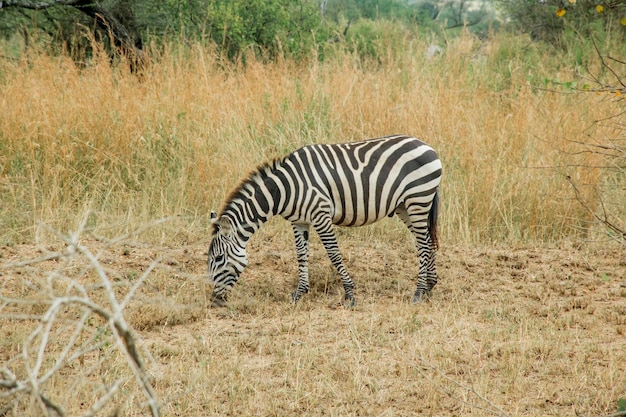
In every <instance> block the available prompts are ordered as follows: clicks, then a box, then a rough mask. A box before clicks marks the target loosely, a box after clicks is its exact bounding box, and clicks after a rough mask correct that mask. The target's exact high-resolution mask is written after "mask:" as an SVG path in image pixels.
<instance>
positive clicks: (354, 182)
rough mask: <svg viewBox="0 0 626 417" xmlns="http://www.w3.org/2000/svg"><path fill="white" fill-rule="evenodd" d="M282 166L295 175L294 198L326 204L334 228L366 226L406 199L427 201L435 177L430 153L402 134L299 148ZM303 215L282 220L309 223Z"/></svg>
mask: <svg viewBox="0 0 626 417" xmlns="http://www.w3.org/2000/svg"><path fill="white" fill-rule="evenodd" d="M283 163H284V164H286V165H287V166H289V167H290V169H291V170H293V172H296V173H298V174H297V177H298V180H294V181H295V182H296V183H295V184H294V187H299V188H300V189H299V190H298V192H297V194H298V197H299V198H301V199H302V198H308V199H310V200H311V203H312V204H313V203H314V201H313V200H314V199H315V198H317V199H318V202H317V203H318V204H328V205H329V210H330V211H331V214H332V220H333V223H334V224H336V225H340V226H361V225H366V224H371V223H373V222H376V221H378V220H380V219H382V218H384V217H385V216H388V215H390V214H392V213H393V212H394V210H395V209H396V208H397V207H398V206H399V205H400V204H402V203H403V202H405V201H407V200H408V201H413V200H415V201H416V202H418V203H419V201H421V200H423V201H424V202H425V203H429V202H430V201H432V195H433V194H434V193H435V190H436V188H437V186H438V185H439V181H440V177H441V162H440V161H439V158H438V156H437V154H436V153H435V151H434V150H433V149H432V148H431V147H430V146H428V145H426V144H425V143H424V142H422V141H420V140H418V139H416V138H413V137H408V136H386V137H383V138H376V139H369V140H365V141H361V142H350V143H343V144H317V145H310V146H305V147H303V148H300V149H298V150H296V151H294V152H293V153H292V154H290V155H288V156H287V157H286V158H285V159H284V160H283ZM297 181H300V182H299V183H298V182H297ZM294 197H296V196H295V195H294ZM303 214H304V215H303ZM307 214H309V213H292V212H290V213H287V215H286V216H285V218H287V219H288V220H291V221H297V220H298V219H297V217H298V216H301V217H304V218H303V219H302V220H303V221H309V219H307V218H306V215H307Z"/></svg>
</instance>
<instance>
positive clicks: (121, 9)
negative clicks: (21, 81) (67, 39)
mask: <svg viewBox="0 0 626 417" xmlns="http://www.w3.org/2000/svg"><path fill="white" fill-rule="evenodd" d="M11 8H15V9H19V11H18V12H19V13H21V14H22V15H23V16H25V17H31V18H35V15H33V14H28V13H25V12H24V10H30V11H40V10H45V11H46V13H45V14H44V19H45V20H48V21H49V23H50V24H49V25H44V29H45V30H48V31H49V34H50V35H51V36H52V37H53V38H55V37H57V36H58V35H59V29H61V28H60V27H59V26H60V25H59V20H61V16H62V15H63V13H64V12H66V10H62V9H68V8H69V9H72V10H73V11H74V12H75V13H74V14H73V15H70V16H69V20H70V22H71V28H70V29H69V31H70V33H72V32H73V31H74V30H75V29H76V28H77V27H78V26H80V25H83V27H92V26H93V25H92V24H91V23H92V22H93V23H95V34H97V35H98V37H99V39H100V40H110V41H111V42H112V45H113V50H114V51H115V52H116V53H117V54H121V55H123V56H125V57H126V58H128V59H129V61H130V63H131V68H132V69H138V68H140V67H142V66H143V65H144V63H145V57H144V52H143V40H142V37H141V34H140V32H139V29H138V26H137V21H136V19H135V14H134V10H133V7H132V5H131V3H130V2H126V1H123V0H116V1H112V2H109V3H107V4H105V3H104V2H99V1H93V0H50V1H31V0H5V1H1V2H0V11H1V10H2V9H11ZM48 11H49V12H48ZM78 15H82V17H83V19H82V20H81V19H80V18H79V16H78ZM66 16H67V15H66ZM85 18H86V20H85ZM55 26H56V28H55ZM55 29H56V30H55ZM24 33H25V36H28V32H27V30H26V29H25V31H24ZM60 35H61V37H62V36H64V35H65V36H67V34H65V33H64V31H62V30H61V31H60Z"/></svg>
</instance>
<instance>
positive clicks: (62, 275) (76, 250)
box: [0, 213, 160, 416]
mask: <svg viewBox="0 0 626 417" xmlns="http://www.w3.org/2000/svg"><path fill="white" fill-rule="evenodd" d="M88 216H89V213H86V214H85V216H84V218H83V221H82V223H81V224H80V226H79V228H78V230H77V231H76V232H74V233H72V234H71V235H69V236H66V235H63V234H61V233H59V232H58V231H56V230H53V229H51V228H49V227H48V226H46V225H41V227H43V228H44V229H46V230H47V231H48V232H50V233H52V234H53V235H54V236H56V237H57V238H58V239H60V240H61V241H62V242H64V244H65V245H66V247H65V250H64V251H62V252H54V253H50V254H47V255H45V256H42V257H39V258H37V259H33V260H31V261H25V262H18V263H14V264H5V265H3V266H2V269H3V270H4V271H5V272H4V275H5V276H4V277H3V278H4V279H3V281H2V284H1V286H0V290H2V292H0V316H3V319H9V320H11V321H14V322H16V321H17V322H20V323H22V324H23V325H24V327H33V326H34V329H33V330H32V331H31V332H30V334H29V335H28V337H27V338H26V340H25V341H24V342H23V343H22V344H21V352H19V353H17V354H15V355H14V356H13V357H11V358H10V359H9V360H8V361H7V362H6V363H5V364H4V365H3V366H2V368H0V415H6V414H7V413H8V412H9V411H10V410H23V408H22V407H26V408H27V407H33V406H34V407H36V409H38V413H41V414H43V415H47V416H65V415H66V412H65V410H64V407H63V404H62V403H61V401H60V399H58V398H55V393H54V387H53V386H52V385H53V384H52V383H51V381H52V379H53V377H55V376H57V377H58V376H59V375H61V374H63V376H62V379H65V378H66V377H67V374H68V373H69V374H70V375H75V377H74V379H73V380H72V381H70V382H71V384H70V385H69V387H70V391H68V392H65V393H64V394H65V395H64V396H63V397H65V399H66V400H68V397H72V391H71V389H72V388H78V387H80V386H81V385H82V384H85V380H86V379H92V380H93V379H98V378H102V379H106V378H105V377H104V375H102V373H103V371H104V370H106V369H111V368H112V365H113V363H114V362H115V360H116V359H119V358H120V357H121V358H123V359H124V362H125V363H126V365H127V370H130V375H128V371H126V372H118V374H117V375H115V376H114V378H113V380H109V381H103V382H97V383H96V384H95V386H96V387H95V388H94V389H93V392H92V395H91V397H92V398H93V399H94V400H93V403H91V404H88V409H87V411H86V412H84V414H83V416H94V415H96V414H97V413H99V412H100V411H102V410H104V409H105V408H106V407H108V408H113V409H114V411H113V414H117V412H118V411H117V408H116V407H117V406H116V405H114V404H112V403H113V399H114V397H115V395H116V394H117V393H118V392H119V390H120V387H121V386H122V384H126V383H128V382H129V380H132V379H133V377H134V379H135V381H136V384H137V386H138V387H139V389H140V390H141V392H142V393H143V396H144V397H145V401H146V407H147V408H148V409H149V411H150V413H151V415H152V416H159V415H160V410H159V400H158V398H157V395H156V393H155V391H154V389H153V387H152V384H151V381H150V377H149V375H148V373H147V371H146V368H145V366H144V364H143V361H142V355H141V354H140V352H139V348H138V343H137V339H136V335H135V333H134V331H133V330H132V328H131V327H130V326H129V325H128V324H127V322H126V320H125V319H124V315H123V309H124V307H125V306H126V305H127V304H128V302H129V301H130V299H131V298H132V297H133V296H134V294H135V293H136V290H137V289H138V288H139V286H141V285H142V283H143V282H144V281H145V280H146V278H147V277H148V275H149V274H150V273H151V272H152V271H153V270H154V268H155V267H156V266H157V265H158V263H159V260H155V261H154V262H153V263H152V264H151V265H150V267H149V268H147V269H146V271H144V273H143V274H142V275H141V276H140V277H139V278H138V279H137V280H136V282H135V283H134V284H133V285H132V287H131V288H130V289H129V290H128V291H127V293H126V296H125V297H124V299H123V300H122V301H121V302H120V301H118V299H117V295H116V291H115V290H114V285H113V284H112V282H111V279H110V278H109V277H108V276H107V273H106V272H105V270H104V268H103V267H102V265H101V264H100V262H99V261H98V256H96V255H94V254H93V253H92V252H91V251H90V250H89V249H88V248H87V247H86V246H83V245H81V244H80V243H79V238H80V236H81V234H82V233H83V231H84V228H85V225H86V223H87V218H88ZM52 259H54V260H57V261H58V262H59V263H60V266H59V267H58V268H57V269H55V270H53V271H51V272H48V273H47V274H45V275H46V277H45V279H42V280H40V282H38V280H36V279H33V278H29V277H28V276H27V275H29V274H22V273H21V272H20V271H19V268H24V267H29V268H32V269H31V270H32V271H35V270H36V267H37V266H38V265H40V264H41V263H42V262H45V261H50V260H52ZM77 259H80V260H82V261H83V262H82V263H83V264H85V262H84V261H86V265H83V266H82V268H83V269H82V271H81V272H80V273H79V275H78V278H81V280H79V279H77V277H70V276H69V275H70V274H68V270H69V269H70V268H69V266H71V267H72V268H74V269H75V268H76V267H77V265H78V264H79V263H78V262H76V260H77ZM16 270H18V271H17V272H16V273H15V274H14V275H13V274H12V273H11V274H10V275H9V274H7V272H6V271H9V272H14V271H16ZM89 279H92V280H94V283H95V284H96V285H90V286H88V285H84V284H83V283H81V282H80V281H82V280H85V281H89ZM15 283H17V284H18V285H16V287H19V288H20V292H24V289H26V290H27V291H28V295H27V296H26V297H24V296H22V294H20V293H19V292H18V295H15V296H10V295H7V294H10V292H11V291H10V289H11V288H9V287H10V286H11V285H12V284H15ZM94 288H98V291H94ZM60 293H62V294H60ZM42 308H45V312H44V313H43V314H36V313H33V314H28V313H26V314H24V312H28V311H34V312H37V311H40V310H41V309H42ZM94 323H100V324H101V325H100V326H97V327H95V328H94ZM53 350H54V351H55V352H56V351H58V350H60V353H58V354H57V356H56V357H55V358H53V357H51V356H52V355H50V352H51V351H53ZM146 354H147V355H148V356H149V352H146ZM72 369H78V370H79V371H78V372H76V373H72V372H66V371H68V370H72ZM64 388H66V387H65V386H64ZM58 396H59V395H58V394H57V395H56V397H58ZM18 414H19V411H18Z"/></svg>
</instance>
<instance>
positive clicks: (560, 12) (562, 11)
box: [556, 7, 565, 17]
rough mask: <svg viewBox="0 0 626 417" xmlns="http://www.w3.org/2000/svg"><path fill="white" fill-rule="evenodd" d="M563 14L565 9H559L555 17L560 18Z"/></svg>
mask: <svg viewBox="0 0 626 417" xmlns="http://www.w3.org/2000/svg"><path fill="white" fill-rule="evenodd" d="M564 14H565V9H564V8H562V7H561V8H560V9H559V10H557V11H556V15H557V16H558V17H562V16H563V15H564Z"/></svg>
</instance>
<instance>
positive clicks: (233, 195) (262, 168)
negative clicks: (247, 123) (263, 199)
mask: <svg viewBox="0 0 626 417" xmlns="http://www.w3.org/2000/svg"><path fill="white" fill-rule="evenodd" d="M285 158H286V156H283V157H280V158H274V159H273V160H271V161H268V162H264V163H262V164H261V165H258V166H257V167H256V168H255V169H253V170H252V171H250V173H248V175H247V176H246V177H245V178H244V179H243V180H241V181H240V182H239V184H238V185H237V186H236V187H235V188H233V190H232V191H231V192H230V194H229V195H228V197H226V202H225V203H224V206H223V207H222V210H221V211H220V214H219V217H220V218H221V217H222V215H223V214H224V213H225V212H227V211H228V209H229V208H230V206H231V205H232V203H233V201H235V200H237V199H238V198H239V197H241V196H242V195H243V189H244V188H245V186H246V185H248V184H253V183H255V182H257V181H256V180H257V179H261V180H263V179H265V178H267V177H268V175H269V174H270V173H271V172H272V171H274V170H275V169H276V168H277V167H278V166H279V165H280V164H281V163H282V162H283V161H284V160H285ZM217 229H218V225H217V224H213V235H215V234H216V233H217Z"/></svg>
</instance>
